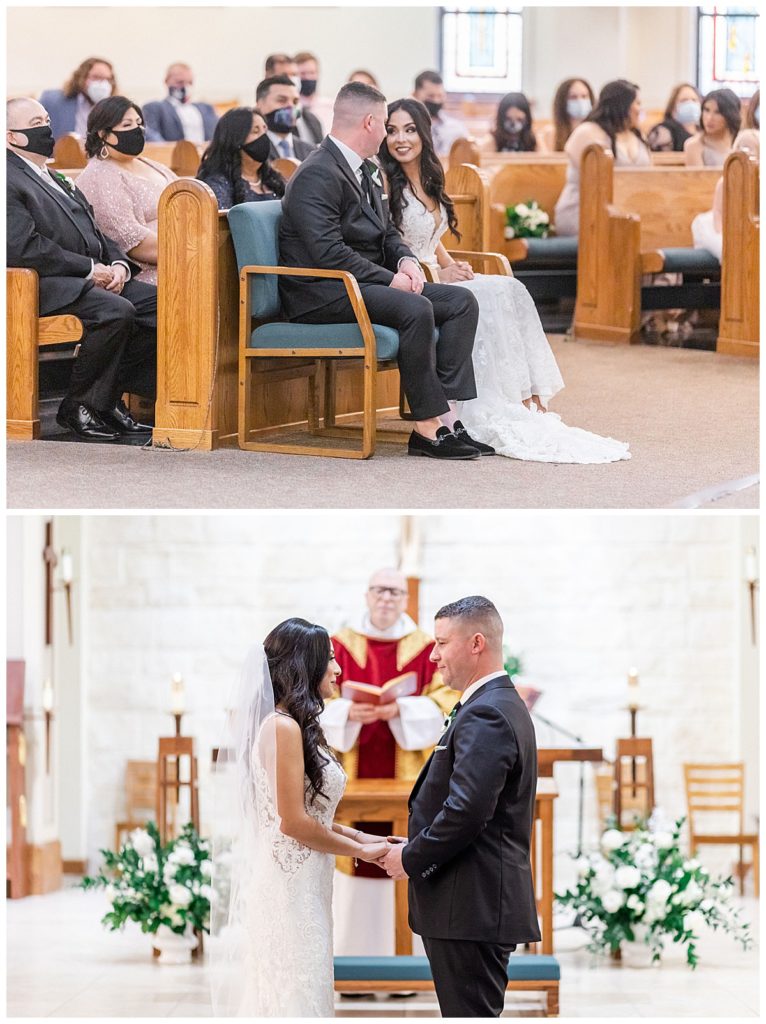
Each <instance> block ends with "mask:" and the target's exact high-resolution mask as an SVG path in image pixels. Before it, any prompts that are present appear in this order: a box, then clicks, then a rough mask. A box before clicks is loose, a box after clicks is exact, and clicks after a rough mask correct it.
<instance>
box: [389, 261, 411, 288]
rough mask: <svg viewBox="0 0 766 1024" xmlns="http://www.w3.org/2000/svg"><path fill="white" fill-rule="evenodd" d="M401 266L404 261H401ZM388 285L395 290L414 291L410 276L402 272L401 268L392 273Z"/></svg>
mask: <svg viewBox="0 0 766 1024" xmlns="http://www.w3.org/2000/svg"><path fill="white" fill-rule="evenodd" d="M402 266H406V263H403V264H402ZM388 287H389V288H396V290H397V291H399V292H411V291H414V288H413V287H412V280H411V278H410V277H409V276H408V275H407V274H405V273H403V272H402V271H401V270H398V271H397V272H396V273H395V274H394V276H393V277H392V279H391V283H390V284H389V286H388Z"/></svg>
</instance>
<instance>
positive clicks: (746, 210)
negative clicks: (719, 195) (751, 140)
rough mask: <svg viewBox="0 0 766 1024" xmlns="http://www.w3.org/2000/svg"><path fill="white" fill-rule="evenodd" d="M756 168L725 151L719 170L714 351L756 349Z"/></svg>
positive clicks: (753, 162)
mask: <svg viewBox="0 0 766 1024" xmlns="http://www.w3.org/2000/svg"><path fill="white" fill-rule="evenodd" d="M759 171H760V167H759V163H758V161H757V160H755V159H754V157H752V156H750V155H749V154H748V153H730V154H729V156H728V157H727V159H726V163H725V164H724V169H723V254H722V255H723V258H722V260H721V317H720V320H719V326H718V342H717V345H716V350H717V351H718V352H725V353H727V354H728V355H735V356H753V357H755V358H757V357H758V353H759V349H760V337H759V325H760V301H761V292H760V287H759V281H760V258H759V257H760V244H759V243H760V229H761V218H760V206H759V180H760V174H759Z"/></svg>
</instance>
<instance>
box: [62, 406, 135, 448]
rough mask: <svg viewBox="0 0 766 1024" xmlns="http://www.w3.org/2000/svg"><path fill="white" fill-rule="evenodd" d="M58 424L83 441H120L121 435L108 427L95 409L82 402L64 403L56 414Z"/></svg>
mask: <svg viewBox="0 0 766 1024" xmlns="http://www.w3.org/2000/svg"><path fill="white" fill-rule="evenodd" d="M56 422H57V423H58V424H59V426H62V427H66V428H67V429H68V430H71V431H72V433H73V434H77V436H78V437H79V438H80V439H81V440H82V441H118V440H119V439H120V435H119V433H118V432H117V431H116V430H113V429H112V428H111V427H108V426H107V425H106V423H104V421H103V420H102V419H101V417H100V416H99V414H98V413H97V412H96V411H95V409H91V408H90V406H87V405H83V404H82V402H71V403H68V402H62V403H61V405H60V406H59V411H58V412H57V413H56Z"/></svg>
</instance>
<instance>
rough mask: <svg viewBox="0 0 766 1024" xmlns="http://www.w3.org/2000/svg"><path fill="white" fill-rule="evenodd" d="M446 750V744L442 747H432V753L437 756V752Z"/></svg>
mask: <svg viewBox="0 0 766 1024" xmlns="http://www.w3.org/2000/svg"><path fill="white" fill-rule="evenodd" d="M446 749H447V744H446V743H445V744H443V745H439V746H436V747H434V753H435V754H438V752H439V751H440V750H446Z"/></svg>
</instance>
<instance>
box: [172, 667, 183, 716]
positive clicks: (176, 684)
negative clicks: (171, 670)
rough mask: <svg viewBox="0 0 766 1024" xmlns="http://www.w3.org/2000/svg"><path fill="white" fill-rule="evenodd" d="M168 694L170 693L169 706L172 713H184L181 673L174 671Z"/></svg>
mask: <svg viewBox="0 0 766 1024" xmlns="http://www.w3.org/2000/svg"><path fill="white" fill-rule="evenodd" d="M170 695H171V706H172V710H173V714H174V715H182V714H183V713H184V711H185V710H186V709H185V706H184V681H183V679H182V678H181V673H180V672H176V673H175V674H174V676H173V679H172V681H171V683H170Z"/></svg>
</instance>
